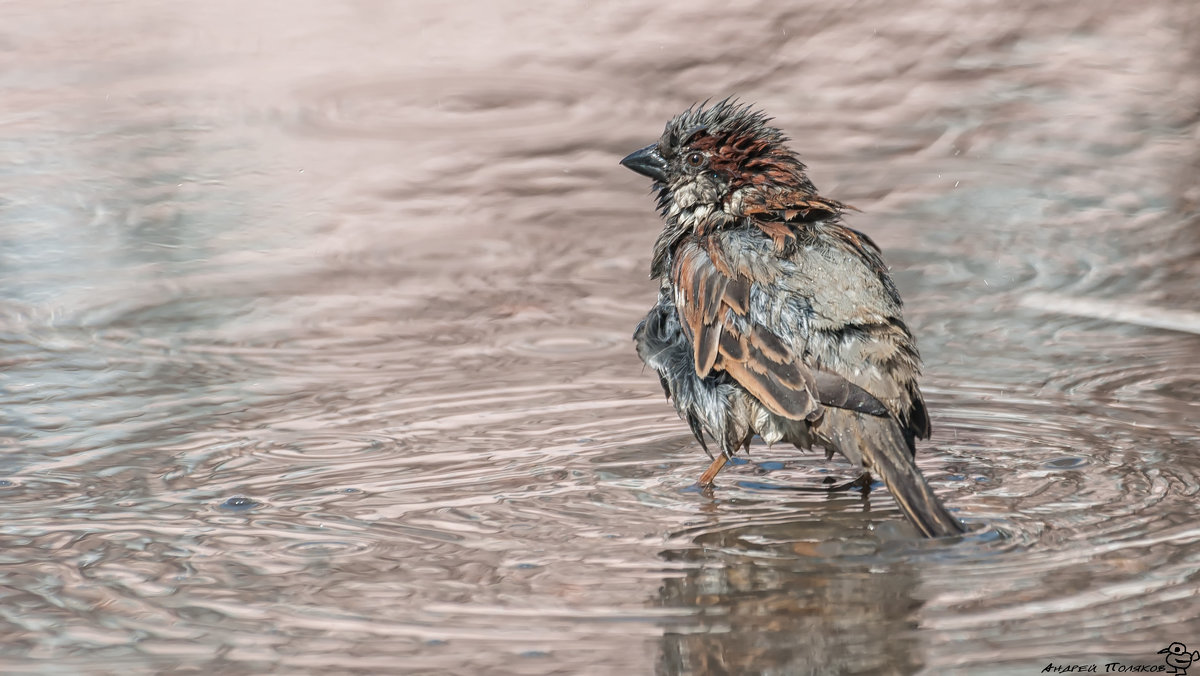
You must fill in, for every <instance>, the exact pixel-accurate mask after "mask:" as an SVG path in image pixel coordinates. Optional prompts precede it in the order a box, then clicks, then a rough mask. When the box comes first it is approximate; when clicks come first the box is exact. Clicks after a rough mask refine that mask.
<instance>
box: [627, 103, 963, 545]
mask: <svg viewBox="0 0 1200 676" xmlns="http://www.w3.org/2000/svg"><path fill="white" fill-rule="evenodd" d="M770 121H771V118H769V117H767V116H766V115H765V114H763V113H762V112H761V111H759V110H756V109H755V108H754V107H752V106H751V105H748V104H741V103H739V102H738V101H736V100H732V99H726V100H723V101H720V102H718V103H715V104H713V105H707V104H699V105H696V106H692V107H691V108H689V109H687V110H686V111H684V112H683V113H681V114H679V115H677V116H675V117H674V118H673V119H672V120H671V121H670V122H668V123H667V126H666V129H665V130H664V131H663V134H662V136H661V137H660V138H659V139H658V141H657V142H656V143H652V144H650V145H648V146H646V147H645V148H642V149H640V150H637V151H635V152H633V153H631V154H630V155H629V156H627V157H625V158H624V159H622V160H621V164H622V165H624V166H625V167H627V168H629V169H632V170H633V171H635V172H637V173H639V174H642V175H643V176H647V177H649V178H651V179H653V181H654V188H655V189H656V190H657V193H658V209H659V212H660V215H661V217H662V220H663V229H662V232H661V233H660V234H659V235H658V238H657V240H656V241H655V243H654V252H653V257H652V260H651V265H650V276H651V278H653V279H657V280H659V289H658V302H657V303H656V304H655V305H654V307H653V308H651V310H650V312H649V313H648V314H647V315H646V317H645V319H643V320H642V321H641V323H639V324H638V326H637V330H636V331H635V333H634V343H635V345H636V347H637V352H638V355H639V356H640V357H641V359H642V361H643V362H644V363H645V364H646V365H647V366H649V367H650V368H651V369H653V370H654V371H655V372H656V373H657V374H658V377H659V380H660V382H661V384H662V387H663V391H664V392H665V393H666V395H667V397H668V399H670V400H671V402H672V403H673V405H674V406H675V409H676V411H678V413H679V415H680V417H681V418H682V419H684V420H686V421H687V423H688V425H689V426H690V427H691V431H692V433H693V434H694V435H695V437H696V439H697V440H698V441H699V443H700V445H701V447H703V448H704V450H705V451H708V445H707V443H706V441H705V437H706V436H707V437H708V438H711V439H712V440H713V441H714V442H715V443H716V444H717V445H718V446H719V447H720V450H721V453H720V455H718V456H716V457H715V458H714V460H713V463H712V464H711V465H710V466H709V468H708V470H707V471H705V472H704V474H703V475H701V477H700V484H701V485H702V486H711V485H712V483H713V480H714V479H715V477H716V475H717V473H718V472H720V470H721V468H722V467H723V466H724V465H725V463H726V462H727V461H728V460H729V458H730V457H732V456H733V454H734V453H735V452H737V450H738V449H740V448H745V449H747V450H748V449H749V445H750V441H751V439H752V438H753V437H754V436H755V435H758V436H760V437H762V439H763V440H764V441H765V442H766V443H768V444H774V443H776V442H779V441H784V442H788V443H791V444H794V445H795V446H796V447H797V448H799V449H802V450H804V449H810V448H811V447H812V445H813V444H814V443H816V444H820V445H821V446H822V447H824V449H825V452H826V457H827V458H832V457H833V454H834V453H835V452H836V453H840V454H842V455H843V456H845V457H846V458H847V459H848V460H849V461H850V462H851V463H852V464H853V465H854V466H855V467H856V468H858V469H859V470H860V474H859V479H858V480H857V481H856V482H855V483H857V484H858V485H860V486H863V487H869V486H870V482H871V477H870V472H872V471H874V472H876V473H877V474H878V475H879V476H880V477H881V478H882V479H883V482H884V484H885V485H886V486H887V488H888V490H889V491H890V492H891V494H892V496H893V497H894V498H895V500H896V503H897V504H898V505H899V507H900V509H901V510H902V511H903V512H904V514H905V515H906V516H907V517H908V519H909V520H910V521H911V522H912V523H913V525H914V526H916V528H917V529H918V530H920V532H921V533H922V534H924V535H925V536H927V537H942V536H950V535H957V534H960V533H962V532H964V529H963V526H962V525H961V524H960V523H959V521H958V520H957V519H955V518H954V517H953V516H952V515H951V514H950V513H949V512H948V511H947V510H946V508H945V507H944V506H943V505H942V503H941V502H940V501H939V500H938V498H937V496H936V495H935V494H934V492H933V490H932V489H931V488H930V486H929V484H928V483H927V482H926V481H925V478H924V476H922V474H921V472H920V470H919V469H918V468H917V465H916V463H915V461H914V456H915V454H916V440H917V439H927V438H929V434H930V421H929V413H928V411H927V410H926V407H925V401H924V399H923V398H922V397H921V390H920V388H919V387H918V386H917V377H918V375H919V374H920V367H921V359H920V355H919V354H918V352H917V347H916V344H915V341H914V339H913V336H912V333H911V332H910V331H909V330H908V327H907V326H906V325H905V324H904V320H903V318H902V316H901V306H902V303H901V299H900V294H899V292H898V291H897V289H896V285H895V283H894V282H893V281H892V278H891V275H890V274H889V273H888V268H887V266H886V265H885V264H884V262H883V258H882V254H881V251H880V249H879V247H878V246H876V245H875V243H874V242H872V241H871V239H870V238H869V237H867V236H866V235H865V234H863V233H861V232H859V231H857V230H854V229H852V228H850V227H848V226H847V225H845V224H844V223H843V222H842V216H843V215H844V214H845V213H846V212H847V211H848V210H851V209H853V207H850V206H848V205H845V204H842V203H841V202H838V201H836V200H832V199H829V198H827V197H824V196H822V195H820V194H819V193H818V192H817V189H816V187H815V186H814V185H813V183H812V182H811V181H810V180H809V179H808V176H807V175H806V174H805V169H806V167H805V165H804V163H803V162H801V161H800V158H799V157H798V156H797V155H796V153H795V152H793V151H792V150H791V149H790V148H789V147H788V146H787V145H786V144H787V141H788V138H787V137H786V136H784V134H783V132H781V131H780V130H779V129H777V128H775V127H773V126H770V124H769V123H770ZM709 455H710V456H712V454H711V452H710V453H709Z"/></svg>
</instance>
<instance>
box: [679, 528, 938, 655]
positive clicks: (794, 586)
mask: <svg viewBox="0 0 1200 676" xmlns="http://www.w3.org/2000/svg"><path fill="white" fill-rule="evenodd" d="M845 525H846V524H843V523H835V524H834V525H832V526H830V525H824V526H823V525H822V524H820V523H816V524H812V525H811V526H810V527H804V524H790V523H781V524H776V525H774V526H766V527H764V526H762V525H760V524H755V525H753V526H751V527H741V528H737V529H729V530H722V531H718V532H713V533H708V534H706V536H705V537H701V538H697V540H696V545H697V547H696V548H690V549H685V550H681V551H675V552H668V555H667V558H668V560H670V561H673V562H674V561H681V562H687V563H690V564H693V566H689V567H688V572H687V574H686V575H685V576H683V577H671V578H667V579H666V580H664V584H663V588H662V592H661V603H662V604H663V605H665V606H667V607H676V608H678V607H682V608H688V609H690V610H692V611H694V612H695V613H696V616H697V618H698V626H695V627H687V628H686V629H685V630H683V631H671V630H668V631H667V632H666V633H665V634H664V636H663V646H662V654H661V662H660V664H659V672H660V673H664V674H752V673H780V674H809V673H864V672H888V671H891V672H901V673H904V672H911V671H914V670H916V669H918V668H919V667H920V666H921V659H920V644H919V637H918V636H917V633H916V629H917V618H918V612H919V610H920V607H921V601H920V600H919V599H918V598H916V597H915V594H916V593H917V591H918V590H917V589H916V584H917V582H918V579H919V578H918V577H917V576H916V575H914V574H913V573H912V571H911V570H910V569H909V564H908V563H906V562H903V561H899V560H894V561H888V562H886V563H881V562H879V561H875V562H869V561H868V557H870V556H871V555H872V554H874V553H876V550H877V547H876V546H875V544H873V543H872V542H870V540H869V534H867V533H863V532H854V531H851V533H850V535H849V537H847V531H846V528H845ZM797 526H800V527H797ZM839 557H841V558H843V559H844V560H843V562H841V563H837V564H833V565H831V561H830V559H834V560H836V559H837V558H839Z"/></svg>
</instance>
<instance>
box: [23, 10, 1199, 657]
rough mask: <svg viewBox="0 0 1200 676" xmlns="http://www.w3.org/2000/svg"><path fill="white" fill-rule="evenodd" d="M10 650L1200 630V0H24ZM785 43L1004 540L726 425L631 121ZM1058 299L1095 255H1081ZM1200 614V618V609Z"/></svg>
mask: <svg viewBox="0 0 1200 676" xmlns="http://www.w3.org/2000/svg"><path fill="white" fill-rule="evenodd" d="M3 14H4V21H3V22H0V92H2V93H3V96H2V97H0V152H2V155H3V157H4V161H3V162H2V163H0V282H2V283H0V344H2V346H3V349H2V351H0V364H2V366H3V370H2V371H0V398H2V400H3V409H0V410H2V411H3V413H2V414H0V415H2V416H3V417H2V418H0V425H2V427H0V543H2V547H0V672H3V673H6V674H8V673H61V674H78V673H150V672H164V673H165V672H170V673H200V672H203V673H221V674H259V673H288V674H302V673H340V674H358V673H361V674H366V673H428V674H435V673H436V674H443V673H462V674H477V673H513V674H541V673H563V674H592V673H594V674H607V673H622V672H625V673H653V672H658V673H665V674H674V673H695V674H700V673H705V674H709V673H712V674H719V673H729V674H748V673H781V674H793V673H796V674H800V673H914V672H922V671H923V672H925V673H952V672H958V673H966V672H971V673H1035V672H1040V671H1041V670H1042V668H1043V667H1045V665H1046V664H1047V663H1050V662H1053V663H1056V664H1058V663H1077V664H1092V663H1095V664H1099V665H1100V666H1099V669H1100V671H1104V668H1105V667H1104V664H1105V663H1108V662H1121V663H1123V664H1161V656H1160V655H1157V654H1156V653H1157V652H1158V651H1159V650H1160V649H1162V648H1165V647H1166V646H1167V645H1168V644H1169V643H1171V642H1172V641H1181V642H1184V643H1188V644H1189V646H1190V647H1191V648H1193V649H1194V648H1200V607H1198V606H1197V604H1196V601H1195V598H1194V597H1195V594H1196V591H1197V588H1198V584H1200V546H1198V545H1200V525H1198V524H1200V520H1198V519H1197V515H1198V513H1200V510H1198V508H1197V493H1198V492H1200V489H1198V488H1197V487H1198V485H1200V428H1198V426H1197V422H1198V421H1200V407H1198V405H1197V403H1196V401H1197V399H1198V398H1200V336H1197V335H1192V334H1189V333H1187V332H1186V331H1178V332H1175V331H1167V330H1161V329H1154V328H1147V327H1142V326H1135V325H1130V324H1123V323H1120V322H1118V321H1112V320H1110V319H1096V318H1086V317H1079V316H1076V315H1075V314H1072V313H1071V312H1070V311H1069V308H1064V312H1056V309H1057V308H1056V307H1054V302H1053V298H1058V297H1063V298H1087V299H1093V300H1103V301H1105V302H1111V303H1115V304H1120V305H1122V306H1127V307H1132V308H1143V307H1146V306H1150V305H1153V306H1157V307H1161V308H1165V310H1166V311H1167V312H1169V311H1170V310H1171V309H1172V308H1178V309H1183V310H1189V311H1191V312H1193V313H1194V312H1195V311H1197V310H1200V307H1198V305H1197V296H1196V292H1195V289H1196V288H1197V284H1198V278H1200V264H1198V263H1197V261H1198V254H1200V245H1198V242H1197V232H1198V230H1197V227H1198V224H1200V216H1198V214H1200V188H1198V187H1197V186H1198V185H1200V184H1198V183H1197V181H1196V176H1197V174H1198V172H1200V150H1198V148H1200V116H1198V115H1197V112H1196V111H1197V110H1198V109H1200V77H1197V75H1196V73H1198V72H1200V42H1197V41H1196V40H1195V35H1196V34H1197V31H1200V11H1198V10H1197V6H1196V5H1195V4H1193V3H1190V2H1188V1H1187V0H1175V1H1172V0H1149V1H1148V2H1142V3H1134V4H1128V3H1115V2H1114V3H1108V2H1098V3H1082V4H1080V6H1078V7H1073V6H1070V5H1068V4H1062V3H1045V4H1042V3H1035V2H1024V3H1016V4H1014V3H1001V4H998V3H991V2H985V1H978V2H972V3H969V4H968V5H964V4H962V3H950V2H945V1H938V0H928V1H925V2H921V3H918V4H916V5H910V6H908V7H906V8H901V7H900V6H899V5H896V4H894V3H882V2H866V3H859V4H857V5H855V6H853V7H846V8H841V9H831V8H829V7H821V6H818V5H815V4H813V5H801V6H798V7H796V8H794V9H790V10H786V11H784V10H779V9H777V8H776V7H775V5H774V4H769V3H763V4H749V3H737V4H736V5H735V6H732V7H726V5H725V4H723V3H699V4H697V3H692V4H690V5H686V6H684V5H676V6H667V5H663V4H661V3H610V4H607V5H595V4H588V3H556V4H553V5H550V6H546V7H541V8H538V9H537V10H536V11H531V10H530V9H527V8H526V6H525V5H523V4H520V3H508V6H506V5H503V4H499V3H495V4H479V5H474V6H471V7H470V8H465V7H462V6H459V7H454V8H451V7H445V6H443V5H442V4H440V3H415V2H412V3H404V4H403V6H401V5H398V4H394V3H385V2H373V1H369V0H363V1H356V2H348V1H347V2H342V3H332V2H287V3H283V2H276V3H254V4H251V5H245V4H242V3H232V2H225V1H218V2H208V3H199V4H197V3H167V2H139V3H134V2H109V3H89V4H79V3H65V2H58V3H49V2H46V3H41V2H39V3H33V2H15V3H8V4H7V5H6V6H5V8H4V9H3ZM729 93H738V94H740V95H742V96H743V97H744V98H745V99H747V100H753V101H756V102H759V103H760V104H761V105H762V106H763V107H764V108H766V109H767V110H768V111H769V112H770V113H772V114H773V115H775V116H776V118H777V120H778V122H779V124H780V125H781V126H782V127H784V128H785V129H786V130H787V131H788V133H789V134H790V135H791V136H792V137H793V138H794V139H795V141H794V144H795V146H796V147H797V148H798V149H799V150H800V151H801V152H802V154H803V156H804V157H805V159H806V161H808V163H809V164H810V166H811V176H812V178H813V179H814V181H815V182H816V183H817V185H818V186H820V187H821V188H822V191H823V192H824V193H825V194H827V195H829V196H831V197H834V198H836V199H839V200H843V201H847V202H849V203H852V204H854V205H856V206H857V207H859V208H860V209H862V210H863V213H861V214H854V215H853V217H852V219H851V221H852V224H853V225H855V226H856V227H859V228H861V229H863V230H865V231H866V232H868V233H869V234H870V235H871V236H872V237H873V238H874V239H875V240H876V241H877V242H879V243H880V245H881V246H883V248H884V249H885V252H886V254H887V259H888V261H889V263H890V264H891V265H892V267H893V270H894V272H895V274H896V277H897V280H898V282H899V284H900V286H901V288H902V290H903V292H904V295H905V298H906V300H907V303H908V305H907V318H908V320H909V323H910V325H911V326H912V328H913V329H914V332H915V333H916V334H917V336H918V339H919V342H920V346H921V349H922V352H923V353H924V355H925V358H926V364H927V367H926V375H925V378H924V380H923V385H924V389H925V392H926V398H927V400H928V401H929V404H930V406H931V410H932V412H933V418H934V426H935V434H934V437H933V439H932V441H931V442H929V443H927V444H925V445H924V446H923V448H922V451H921V455H920V456H919V459H920V463H921V466H922V468H923V469H924V471H925V472H926V474H927V475H928V476H929V477H930V478H931V480H932V481H933V483H934V485H935V488H936V489H937V490H938V492H939V493H940V494H941V495H943V496H944V498H945V500H946V502H947V503H948V504H949V505H950V506H951V507H952V508H953V509H954V510H955V512H956V513H957V514H958V515H960V516H961V517H962V518H964V519H965V520H966V521H967V522H968V523H970V524H971V525H972V526H973V527H975V529H976V530H975V532H974V533H973V534H972V535H970V536H968V537H966V538H964V539H963V541H961V542H950V543H945V542H939V543H930V542H923V541H919V540H917V539H915V538H914V537H913V535H912V532H911V530H910V529H909V528H908V527H907V526H906V525H905V524H904V522H903V521H902V519H901V517H900V515H899V512H898V511H897V510H896V508H895V506H894V504H893V503H892V502H891V500H890V498H889V497H888V496H887V494H886V491H875V492H873V493H872V494H870V495H869V496H867V497H864V496H862V495H860V494H853V493H851V494H836V495H832V496H823V495H814V494H811V493H803V492H797V491H791V490H788V488H789V487H795V486H804V485H816V484H818V483H819V481H820V480H821V479H822V478H824V477H825V476H829V475H833V476H836V477H848V476H849V472H848V468H847V467H846V466H845V465H844V464H841V463H838V462H826V461H824V460H823V456H821V455H820V454H809V455H804V454H799V453H797V452H795V451H788V450H786V449H783V448H775V449H769V448H766V447H755V448H754V449H753V453H752V455H751V456H750V458H749V461H748V462H742V463H740V464H737V465H735V466H732V467H730V468H729V469H727V470H726V471H725V472H724V473H723V474H722V477H721V483H720V486H719V488H718V489H717V490H716V492H715V493H714V494H712V495H711V496H710V495H704V494H702V493H700V492H698V491H696V490H695V488H694V482H695V479H696V477H697V476H698V475H699V473H700V472H701V471H702V470H703V468H704V467H705V466H706V465H707V458H706V457H705V456H704V454H703V452H702V451H701V450H700V449H699V448H698V447H697V445H696V444H695V442H694V441H693V440H692V439H691V436H690V433H689V432H688V430H687V426H686V425H685V424H683V423H682V422H680V421H679V420H678V419H677V418H676V416H675V414H674V412H673V411H672V409H671V408H670V405H669V404H668V403H667V402H665V401H664V400H663V399H662V396H661V391H660V390H659V386H658V383H657V382H656V379H655V378H654V377H653V375H652V374H648V373H645V372H643V369H642V368H641V365H640V363H639V362H638V360H637V357H636V356H635V354H634V352H633V347H632V344H631V341H630V335H631V332H632V329H633V326H634V325H635V324H636V322H637V321H638V319H639V318H640V317H641V315H642V314H643V313H644V312H645V310H646V309H647V308H648V307H649V306H650V305H651V303H652V302H653V297H654V285H653V283H652V282H651V281H650V280H648V279H647V277H646V271H647V267H648V263H649V250H650V245H651V242H652V241H653V238H654V236H655V234H656V228H657V223H658V222H657V220H656V217H655V216H654V214H653V211H652V208H653V205H652V200H651V198H650V197H649V196H648V195H647V189H648V185H647V184H646V181H645V180H644V179H642V178H641V177H638V176H636V175H633V174H632V173H630V172H628V171H625V170H624V169H622V168H621V167H619V166H617V164H616V162H617V160H618V159H619V158H620V157H621V156H622V155H623V154H624V153H626V152H628V151H629V150H632V149H634V148H637V147H639V146H641V145H643V144H645V143H647V142H649V141H651V140H653V139H654V138H655V137H656V136H657V134H658V133H659V131H660V130H661V126H662V124H663V122H664V121H665V120H666V119H667V118H668V117H669V116H670V115H671V114H673V113H675V112H678V111H679V110H680V109H682V108H684V107H686V106H687V105H689V104H691V103H692V102H693V101H695V100H698V99H704V98H707V97H719V96H724V95H726V94H729ZM1047 299H1050V300H1047ZM1191 644H1196V645H1191Z"/></svg>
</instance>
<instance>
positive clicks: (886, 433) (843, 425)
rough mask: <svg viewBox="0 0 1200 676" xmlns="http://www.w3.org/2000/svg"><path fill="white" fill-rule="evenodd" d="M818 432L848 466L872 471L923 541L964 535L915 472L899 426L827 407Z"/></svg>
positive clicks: (957, 523)
mask: <svg viewBox="0 0 1200 676" xmlns="http://www.w3.org/2000/svg"><path fill="white" fill-rule="evenodd" d="M820 431H821V432H823V433H824V434H825V435H828V436H829V438H830V439H831V440H833V441H834V443H835V444H836V445H837V446H838V448H839V450H841V451H842V453H843V454H844V455H845V456H846V457H847V458H849V459H850V461H851V462H855V463H857V462H862V463H863V464H864V465H865V466H866V467H868V468H870V469H872V470H874V471H875V473H876V474H878V475H879V477H880V478H881V479H883V483H885V484H887V487H888V491H890V492H891V494H892V497H893V498H895V500H896V504H897V505H899V506H900V510H901V511H903V512H904V515H905V516H907V517H908V520H909V521H911V522H912V524H913V525H914V526H916V527H917V529H918V530H920V531H921V532H922V533H924V534H925V537H931V538H936V537H945V536H948V535H959V534H961V533H964V532H966V529H964V528H963V526H962V524H961V523H959V521H958V519H955V518H954V517H953V516H951V515H950V512H948V511H946V508H945V506H943V505H942V503H941V501H939V500H938V498H937V496H936V495H934V493H933V489H932V488H930V487H929V484H928V483H927V482H926V481H925V477H924V476H922V475H921V470H919V469H917V464H916V463H915V462H913V457H912V453H911V452H910V451H909V447H908V443H907V442H906V441H905V439H904V434H903V433H902V432H901V431H900V426H899V425H898V424H897V423H896V421H895V420H893V419H891V418H885V417H878V416H873V415H867V414H865V413H858V412H856V411H850V410H847V409H839V408H832V407H827V408H826V409H825V416H824V419H823V420H822V421H821V423H820Z"/></svg>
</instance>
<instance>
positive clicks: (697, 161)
mask: <svg viewBox="0 0 1200 676" xmlns="http://www.w3.org/2000/svg"><path fill="white" fill-rule="evenodd" d="M683 161H684V162H687V163H688V166H689V167H699V166H703V165H704V153H699V152H695V151H692V152H690V153H688V154H687V157H685V158H683Z"/></svg>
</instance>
